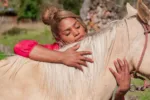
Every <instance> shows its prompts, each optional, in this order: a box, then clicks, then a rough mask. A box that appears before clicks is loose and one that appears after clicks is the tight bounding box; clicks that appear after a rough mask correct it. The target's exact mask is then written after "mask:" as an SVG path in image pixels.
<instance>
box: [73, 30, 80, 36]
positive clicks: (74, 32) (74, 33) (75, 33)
mask: <svg viewBox="0 0 150 100" xmlns="http://www.w3.org/2000/svg"><path fill="white" fill-rule="evenodd" d="M78 35H79V32H78V31H77V30H76V29H73V36H74V37H76V36H78Z"/></svg>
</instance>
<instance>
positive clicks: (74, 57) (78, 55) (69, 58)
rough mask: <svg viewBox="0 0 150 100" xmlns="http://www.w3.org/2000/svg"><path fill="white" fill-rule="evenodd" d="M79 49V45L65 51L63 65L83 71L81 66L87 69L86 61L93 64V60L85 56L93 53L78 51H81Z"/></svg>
mask: <svg viewBox="0 0 150 100" xmlns="http://www.w3.org/2000/svg"><path fill="white" fill-rule="evenodd" d="M79 47H80V46H79V45H75V46H74V47H71V48H69V49H67V50H66V51H64V52H63V53H62V60H61V63H63V64H65V65H67V66H72V67H75V68H78V69H80V70H81V71H83V69H82V67H81V65H84V66H86V67H87V64H86V61H88V62H91V63H93V60H92V59H91V58H88V57H85V56H84V55H90V54H92V53H91V52H90V51H79V52H78V51H76V50H78V49H79Z"/></svg>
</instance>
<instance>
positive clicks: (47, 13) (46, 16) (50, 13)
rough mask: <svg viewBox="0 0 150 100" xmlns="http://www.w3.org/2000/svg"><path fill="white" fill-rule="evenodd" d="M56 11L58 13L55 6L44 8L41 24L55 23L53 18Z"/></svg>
mask: <svg viewBox="0 0 150 100" xmlns="http://www.w3.org/2000/svg"><path fill="white" fill-rule="evenodd" d="M58 11H59V9H58V8H57V7H55V6H49V7H46V9H45V10H44V12H43V14H42V21H43V23H44V24H46V25H51V24H53V22H54V21H55V20H54V16H55V14H56V13H57V12H58Z"/></svg>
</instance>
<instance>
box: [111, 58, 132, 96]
mask: <svg viewBox="0 0 150 100" xmlns="http://www.w3.org/2000/svg"><path fill="white" fill-rule="evenodd" d="M114 65H115V67H116V70H117V72H115V71H114V70H112V69H111V68H110V71H111V73H112V74H113V75H114V77H115V78H116V81H117V84H118V86H119V88H118V90H117V92H118V93H119V94H122V95H124V94H126V92H127V91H128V90H129V89H130V82H131V77H130V72H129V64H128V62H127V60H126V59H124V60H123V62H122V61H121V60H120V59H117V61H114Z"/></svg>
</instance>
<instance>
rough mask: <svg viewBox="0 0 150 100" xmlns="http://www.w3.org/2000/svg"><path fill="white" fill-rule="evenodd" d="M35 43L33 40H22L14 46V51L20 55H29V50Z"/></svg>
mask: <svg viewBox="0 0 150 100" xmlns="http://www.w3.org/2000/svg"><path fill="white" fill-rule="evenodd" d="M37 44H38V43H37V42H36V41H34V40H22V41H20V42H19V43H17V44H16V45H15V46H14V53H16V54H18V55H20V56H24V57H29V54H30V52H31V50H32V49H33V48H34V46H36V45H37Z"/></svg>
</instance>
